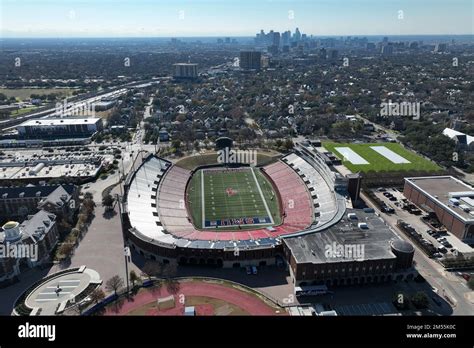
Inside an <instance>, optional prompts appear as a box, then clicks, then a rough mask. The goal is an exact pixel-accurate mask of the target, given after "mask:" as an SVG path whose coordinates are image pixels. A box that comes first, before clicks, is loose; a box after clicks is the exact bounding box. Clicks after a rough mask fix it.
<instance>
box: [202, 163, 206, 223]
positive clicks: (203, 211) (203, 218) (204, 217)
mask: <svg viewBox="0 0 474 348" xmlns="http://www.w3.org/2000/svg"><path fill="white" fill-rule="evenodd" d="M205 204H206V202H205V199H204V171H201V205H202V209H201V211H202V228H205V227H206V205H205Z"/></svg>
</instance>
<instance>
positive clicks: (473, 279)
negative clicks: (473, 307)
mask: <svg viewBox="0 0 474 348" xmlns="http://www.w3.org/2000/svg"><path fill="white" fill-rule="evenodd" d="M467 285H468V286H469V289H471V290H474V277H471V278H469V281H468V282H467Z"/></svg>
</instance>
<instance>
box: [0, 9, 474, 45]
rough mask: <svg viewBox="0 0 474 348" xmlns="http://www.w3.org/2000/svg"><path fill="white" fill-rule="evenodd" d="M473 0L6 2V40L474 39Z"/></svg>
mask: <svg viewBox="0 0 474 348" xmlns="http://www.w3.org/2000/svg"><path fill="white" fill-rule="evenodd" d="M473 3H474V1H473V0H0V12H1V21H0V33H1V35H2V36H4V37H123V36H125V37H134V36H143V37H156V36H167V37H169V36H177V37H179V36H227V35H228V36H253V35H254V34H255V33H256V32H257V31H260V29H264V30H265V31H269V30H270V29H274V30H276V31H284V30H288V29H291V30H292V31H294V29H295V28H296V27H299V28H300V30H301V31H302V32H304V33H308V34H313V35H383V34H388V35H415V34H473V32H474V19H473V18H474V9H473Z"/></svg>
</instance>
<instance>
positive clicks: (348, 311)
mask: <svg viewBox="0 0 474 348" xmlns="http://www.w3.org/2000/svg"><path fill="white" fill-rule="evenodd" d="M335 310H336V312H337V314H338V315H401V313H399V312H398V311H397V309H396V308H395V307H394V306H393V304H391V303H389V302H378V303H365V304H356V305H345V306H336V307H335Z"/></svg>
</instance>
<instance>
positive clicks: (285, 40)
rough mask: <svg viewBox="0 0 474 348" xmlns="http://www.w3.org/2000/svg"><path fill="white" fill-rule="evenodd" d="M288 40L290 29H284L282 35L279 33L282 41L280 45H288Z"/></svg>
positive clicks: (289, 38)
mask: <svg viewBox="0 0 474 348" xmlns="http://www.w3.org/2000/svg"><path fill="white" fill-rule="evenodd" d="M290 41H291V31H289V30H288V31H285V32H284V33H283V34H282V35H281V42H282V45H283V46H289V45H290Z"/></svg>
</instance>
